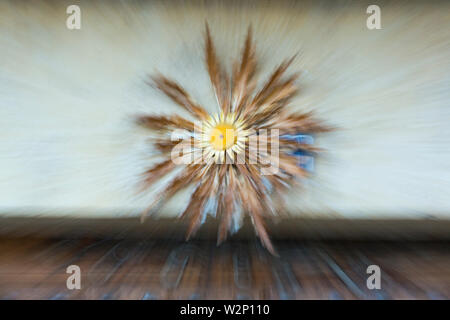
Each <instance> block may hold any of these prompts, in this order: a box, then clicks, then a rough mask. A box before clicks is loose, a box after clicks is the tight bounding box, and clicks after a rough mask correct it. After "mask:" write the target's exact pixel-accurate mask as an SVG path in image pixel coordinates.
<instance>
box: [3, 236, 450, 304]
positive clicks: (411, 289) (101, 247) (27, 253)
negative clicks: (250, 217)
mask: <svg viewBox="0 0 450 320" xmlns="http://www.w3.org/2000/svg"><path fill="white" fill-rule="evenodd" d="M276 246H277V248H278V252H279V254H280V257H279V258H277V257H273V256H271V255H270V254H268V253H267V252H266V251H265V250H264V249H263V248H262V247H261V246H260V245H259V243H258V242H257V241H254V240H252V241H233V242H232V241H230V242H227V243H225V244H224V245H222V246H220V247H217V246H216V245H215V243H214V242H212V241H197V242H195V241H194V242H188V243H186V242H179V241H169V240H155V239H151V240H150V239H149V240H136V239H133V240H112V239H38V238H15V239H12V238H2V239H0V298H1V299H448V298H450V250H449V243H448V242H421V243H418V242H306V241H295V242H290V241H279V242H277V243H276ZM373 264H375V265H378V266H379V267H380V268H381V290H369V289H368V288H367V286H366V280H367V278H368V277H369V274H367V273H366V269H367V267H368V266H369V265H373ZM69 265H78V266H79V267H80V268H81V289H80V290H68V289H67V287H66V280H67V278H68V277H69V276H70V274H67V273H66V268H67V267H68V266H69Z"/></svg>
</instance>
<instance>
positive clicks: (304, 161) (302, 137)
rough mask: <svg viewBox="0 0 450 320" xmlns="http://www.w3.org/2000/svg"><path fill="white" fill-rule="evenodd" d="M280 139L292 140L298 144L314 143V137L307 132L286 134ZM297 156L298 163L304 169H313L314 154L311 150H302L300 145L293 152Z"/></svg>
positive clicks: (310, 170) (311, 170)
mask: <svg viewBox="0 0 450 320" xmlns="http://www.w3.org/2000/svg"><path fill="white" fill-rule="evenodd" d="M281 138H282V139H287V140H293V141H296V142H297V143H299V144H314V138H313V137H312V136H310V135H307V134H302V133H298V134H293V135H291V134H287V135H284V136H281ZM292 154H293V155H295V156H296V157H297V158H298V165H299V166H300V167H301V168H303V169H305V170H306V171H309V172H313V171H314V155H313V154H312V153H311V152H308V151H305V150H302V149H301V148H300V147H299V148H298V149H297V150H295V151H294V152H293V153H292Z"/></svg>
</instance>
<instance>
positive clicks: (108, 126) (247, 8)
mask: <svg viewBox="0 0 450 320" xmlns="http://www.w3.org/2000/svg"><path fill="white" fill-rule="evenodd" d="M76 3H77V4H78V5H79V6H80V8H81V19H82V20H81V21H82V24H81V29H80V30H69V29H67V28H66V19H67V17H68V14H66V7H67V6H68V5H70V4H72V3H71V2H70V1H54V2H44V1H33V2H31V1H29V2H28V1H27V2H25V1H23V2H21V1H1V3H0V128H1V131H0V212H1V215H23V214H36V215H76V216H86V217H87V216H89V217H91V216H119V215H120V216H123V215H138V214H139V213H140V211H141V210H142V209H143V208H144V207H145V206H146V204H147V203H148V202H149V201H150V200H151V199H152V197H153V196H154V194H155V193H156V191H157V190H158V186H157V187H155V188H154V189H152V190H149V191H148V192H147V193H144V194H138V193H137V184H138V181H139V179H140V174H141V173H142V171H143V170H144V169H145V168H147V167H149V166H150V165H151V163H152V162H153V161H154V160H152V159H150V151H151V150H150V149H149V145H148V143H147V139H148V136H147V132H146V131H145V130H143V129H140V128H137V127H136V126H135V125H134V123H133V122H132V120H131V119H132V117H133V116H134V115H135V114H137V113H142V112H148V113H153V114H157V113H164V114H167V113H171V112H179V111H178V109H177V108H176V107H175V106H174V105H173V104H172V103H171V102H170V101H169V100H168V99H167V98H165V97H164V96H162V95H161V94H160V93H159V92H157V91H156V90H154V89H153V88H151V87H149V86H148V85H146V84H145V80H146V79H147V76H148V74H150V73H153V72H155V71H157V70H158V71H160V72H162V73H164V74H166V75H167V76H170V77H171V78H174V79H176V80H177V81H178V82H179V83H180V84H182V85H183V86H184V87H185V88H186V89H187V90H188V91H189V92H190V93H191V95H192V96H193V97H194V98H195V99H196V100H197V101H198V102H200V103H201V104H203V105H204V106H206V107H207V108H208V109H209V110H211V111H213V110H214V98H213V93H212V91H211V87H210V84H209V82H208V76H207V72H206V69H205V66H204V61H203V33H204V22H205V20H206V19H207V20H208V22H209V24H210V27H211V32H212V35H213V37H214V39H215V43H216V46H217V51H218V52H219V56H220V58H221V59H223V61H225V63H226V65H227V66H231V63H232V59H233V58H234V57H236V56H237V55H238V53H239V51H240V47H241V44H242V42H243V39H244V36H245V32H246V29H247V26H248V25H249V24H250V23H251V24H252V26H253V29H254V34H255V39H256V46H257V54H258V59H259V61H260V64H261V70H259V74H260V76H261V78H264V77H265V76H266V75H267V74H268V73H269V72H270V71H271V70H272V69H273V68H274V67H275V66H277V64H279V63H280V62H281V61H282V60H283V59H284V58H286V57H289V56H291V55H293V54H295V53H297V52H299V53H300V55H299V58H298V59H297V60H296V61H295V63H294V65H293V67H292V70H293V71H294V70H296V71H297V70H298V71H300V72H301V77H300V78H299V80H298V85H299V86H300V88H301V92H300V94H299V95H298V97H296V99H295V100H294V101H293V108H295V109H297V110H306V111H309V110H314V111H315V112H316V115H317V116H318V117H320V118H322V119H323V120H325V121H326V122H327V123H330V124H332V125H334V126H336V127H338V128H339V130H337V131H335V132H333V133H330V134H323V135H320V136H318V137H317V139H316V141H317V143H318V145H319V146H320V147H322V148H325V149H326V153H325V154H323V155H322V156H320V157H319V158H317V159H316V163H315V164H316V165H315V172H314V174H313V175H312V176H311V178H310V179H309V180H308V181H307V182H306V184H305V187H304V188H303V189H302V190H293V191H292V194H291V196H290V199H291V201H290V202H289V204H288V205H289V207H290V209H291V212H292V214H294V215H300V216H301V215H304V216H314V215H320V216H327V215H332V216H339V217H371V218H373V217H391V216H393V217H398V216H401V217H412V218H414V217H424V216H429V215H433V216H435V217H441V218H450V58H449V57H450V3H449V2H445V1H442V2H431V3H427V2H425V1H423V2H419V1H417V2H406V1H405V2H401V1H393V2H380V3H379V5H380V8H381V25H382V29H380V30H369V29H368V28H367V27H366V19H367V17H368V16H369V15H368V14H367V13H366V9H367V6H368V5H369V4H370V3H369V2H367V3H365V2H364V1H355V2H354V3H352V2H349V1H345V2H342V3H340V5H339V4H337V3H336V2H331V1H330V2H327V1H325V2H320V4H319V3H318V2H313V1H312V2H281V3H279V2H278V3H276V2H267V1H259V2H250V3H246V4H240V3H239V2H228V1H227V2H225V1H224V2H217V1H212V2H207V4H205V3H204V2H197V1H193V2H189V1H187V2H177V1H168V2H156V1H152V2H144V1H142V2H141V1H130V2H124V3H119V2H115V1H110V2H108V1H81V2H80V1H76ZM261 78H260V79H261ZM162 183H164V181H163V182H162ZM186 202H187V194H183V195H180V196H179V197H178V198H176V199H174V201H172V202H170V203H168V204H167V205H166V208H165V210H163V214H164V215H174V214H176V213H177V210H175V209H179V208H182V207H183V206H185V205H186Z"/></svg>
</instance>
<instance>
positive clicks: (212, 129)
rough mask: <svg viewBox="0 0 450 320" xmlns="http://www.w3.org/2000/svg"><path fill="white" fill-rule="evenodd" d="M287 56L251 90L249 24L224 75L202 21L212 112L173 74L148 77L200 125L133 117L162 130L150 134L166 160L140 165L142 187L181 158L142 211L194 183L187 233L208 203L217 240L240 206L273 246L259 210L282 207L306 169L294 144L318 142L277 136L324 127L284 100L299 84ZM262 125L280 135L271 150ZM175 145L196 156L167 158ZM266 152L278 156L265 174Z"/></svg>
mask: <svg viewBox="0 0 450 320" xmlns="http://www.w3.org/2000/svg"><path fill="white" fill-rule="evenodd" d="M293 59H294V58H291V59H288V60H286V61H284V62H283V63H282V64H281V65H280V66H278V68H276V69H275V70H274V72H273V73H272V74H271V76H270V77H269V79H267V81H266V82H265V83H264V84H263V85H262V86H261V89H260V90H256V87H257V86H256V79H255V71H256V67H257V61H256V57H255V46H254V43H253V39H252V30H251V27H249V29H248V33H247V37H246V40H245V44H244V48H243V51H242V56H241V58H240V61H237V62H236V63H235V64H234V67H233V72H232V76H231V77H228V76H227V75H226V73H225V72H224V71H223V69H222V67H221V65H220V62H219V60H218V58H217V56H216V52H215V48H214V44H213V41H212V38H211V34H210V30H209V27H208V25H206V34H205V60H206V66H207V70H208V73H209V78H210V81H211V84H212V87H213V89H214V93H215V98H216V101H217V105H218V108H219V112H218V113H217V114H215V115H210V114H208V112H207V111H205V109H204V108H203V107H201V106H200V105H198V104H197V103H196V102H195V101H194V100H193V99H192V98H191V97H190V96H189V94H188V93H187V92H186V91H185V90H184V89H183V88H182V87H181V86H179V85H178V84H177V83H175V82H174V81H172V80H170V79H167V78H166V77H164V76H163V75H156V76H153V77H152V80H153V83H154V84H155V85H156V86H157V88H158V89H159V90H161V91H162V92H163V93H164V94H165V95H167V96H168V97H169V98H170V99H171V100H172V101H173V102H174V103H176V104H177V105H178V106H180V107H182V108H184V109H185V110H186V111H188V112H189V113H190V114H191V115H192V116H193V117H195V118H196V119H197V120H198V121H199V123H200V125H196V124H195V123H194V122H192V121H189V120H187V119H185V118H182V117H180V116H178V115H173V116H152V115H142V116H139V117H138V123H139V124H141V125H143V126H145V127H146V128H148V129H150V130H153V131H154V132H155V133H157V134H159V135H160V136H159V137H158V138H154V140H152V142H153V144H154V146H155V148H156V149H157V150H158V151H159V152H160V153H161V155H162V156H163V157H165V159H164V161H162V162H160V163H158V164H156V165H155V166H154V167H152V168H151V169H149V170H147V171H146V172H145V179H144V187H147V188H148V187H149V186H151V185H152V184H154V183H155V182H156V181H158V180H160V179H161V178H162V177H164V176H166V175H167V174H168V173H170V172H172V171H173V170H174V169H176V167H178V166H180V165H182V166H183V170H182V171H181V173H179V174H178V175H176V176H175V177H174V178H173V179H172V180H171V182H169V184H168V185H167V186H166V188H165V189H164V191H162V192H161V193H160V194H158V195H157V196H156V198H155V199H156V200H155V201H154V202H153V203H152V204H151V205H150V206H149V208H148V210H146V211H145V212H144V213H143V215H142V219H144V217H145V216H146V215H147V214H148V213H149V212H151V211H154V210H155V208H157V207H158V204H160V203H161V202H162V201H166V200H168V199H169V198H171V197H173V196H174V195H175V194H176V193H177V192H179V191H180V190H182V189H185V188H187V187H189V186H193V187H194V191H193V193H192V195H191V198H190V201H189V203H188V205H187V207H186V209H185V210H184V212H183V213H182V214H181V217H188V218H189V219H190V223H189V227H188V230H187V239H189V238H190V237H191V236H192V235H193V234H194V233H195V232H196V230H197V229H198V228H199V226H200V225H201V222H202V221H203V218H204V216H205V214H206V213H207V212H205V211H207V210H213V211H214V212H213V213H215V214H216V216H217V217H219V218H220V225H219V233H218V243H221V242H222V241H224V240H225V239H226V237H227V235H228V233H229V232H230V231H231V230H232V229H233V227H235V226H236V224H238V223H239V221H240V219H241V213H247V214H248V215H250V217H251V220H252V223H253V225H254V228H255V230H256V233H257V235H258V236H259V238H260V239H261V242H262V244H263V245H264V246H265V247H266V248H267V249H268V250H269V251H270V252H271V253H275V251H274V248H273V246H272V244H271V241H270V239H269V236H268V234H267V231H266V227H265V221H264V218H267V217H274V216H276V215H277V214H278V213H279V212H282V204H283V203H284V200H283V196H284V195H285V194H286V191H287V190H288V189H289V188H290V187H292V186H293V185H295V184H296V182H298V181H299V179H298V178H302V177H305V176H306V171H305V170H304V169H302V168H301V167H299V166H298V159H297V158H296V157H295V156H294V155H293V154H292V152H293V151H295V150H297V149H305V150H308V151H309V152H315V151H317V150H318V149H316V148H314V147H312V146H311V145H308V144H299V143H297V142H295V141H292V140H289V139H283V136H285V135H288V134H295V133H299V132H301V133H316V132H324V131H328V130H329V128H328V127H326V126H324V125H321V124H320V123H319V122H318V121H316V120H314V119H313V117H312V114H311V113H290V112H289V111H288V110H287V108H286V106H287V105H288V104H289V103H290V101H291V99H292V98H293V97H294V95H295V94H296V93H297V90H298V89H297V87H296V86H295V81H296V79H297V78H298V74H293V75H291V76H288V77H286V76H285V73H286V70H287V69H288V67H289V66H290V64H291V63H292V61H293ZM176 129H182V130H184V131H185V132H186V134H185V135H184V136H183V135H181V136H179V137H178V139H179V140H177V141H173V139H172V138H171V137H169V134H170V133H171V132H173V131H174V130H176ZM262 129H265V130H267V131H268V132H271V131H273V129H278V134H279V136H280V137H281V139H279V140H277V142H278V143H279V144H278V146H277V150H276V151H277V152H275V150H273V144H272V143H273V142H274V141H272V139H273V136H272V135H271V136H270V137H269V136H268V135H263V134H259V133H260V132H261V130H262ZM252 138H257V139H258V141H259V143H260V144H261V143H262V142H267V143H268V144H269V147H268V148H266V150H261V149H260V148H258V145H255V144H252ZM176 145H181V146H184V147H186V146H188V147H190V149H189V148H188V149H187V150H189V151H186V149H185V148H184V149H183V152H181V154H182V156H183V157H186V156H187V157H191V159H193V160H194V161H190V162H188V163H183V164H177V163H176V162H175V161H173V159H172V156H173V150H174V149H173V148H174V147H175V146H176ZM192 146H194V147H192ZM278 147H279V151H278ZM198 151H200V152H198ZM197 155H200V157H198V156H197ZM274 157H276V158H277V159H274ZM200 160H201V161H200ZM237 160H240V161H237ZM251 160H253V161H251ZM272 160H276V161H277V164H278V166H279V170H277V171H276V172H274V173H273V174H269V175H267V174H266V175H265V174H263V173H262V170H264V168H266V167H267V163H271V161H272ZM211 202H212V203H213V206H211V205H210V203H211ZM211 208H212V209H211Z"/></svg>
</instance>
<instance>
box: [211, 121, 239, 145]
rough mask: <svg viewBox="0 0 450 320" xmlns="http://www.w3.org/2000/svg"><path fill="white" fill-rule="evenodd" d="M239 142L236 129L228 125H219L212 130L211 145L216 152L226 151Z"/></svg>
mask: <svg viewBox="0 0 450 320" xmlns="http://www.w3.org/2000/svg"><path fill="white" fill-rule="evenodd" d="M236 142H237V132H236V128H235V127H234V126H233V125H231V124H228V123H219V124H217V125H216V126H215V127H214V128H212V130H211V138H210V143H211V145H212V147H213V148H214V149H215V150H226V149H228V148H231V147H232V146H233V145H234V144H235V143H236Z"/></svg>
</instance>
